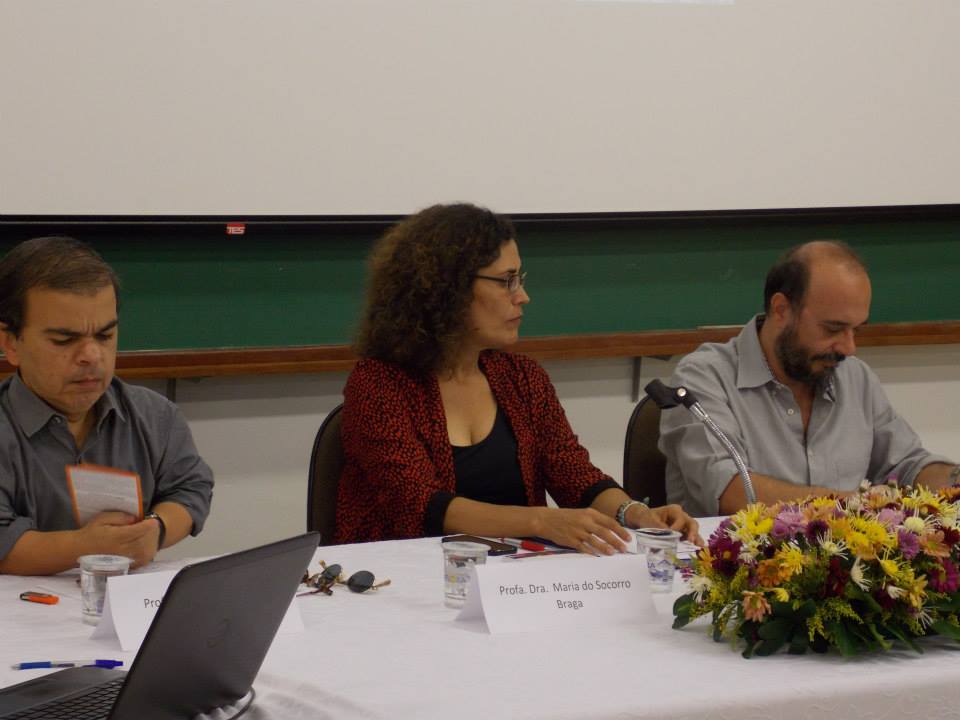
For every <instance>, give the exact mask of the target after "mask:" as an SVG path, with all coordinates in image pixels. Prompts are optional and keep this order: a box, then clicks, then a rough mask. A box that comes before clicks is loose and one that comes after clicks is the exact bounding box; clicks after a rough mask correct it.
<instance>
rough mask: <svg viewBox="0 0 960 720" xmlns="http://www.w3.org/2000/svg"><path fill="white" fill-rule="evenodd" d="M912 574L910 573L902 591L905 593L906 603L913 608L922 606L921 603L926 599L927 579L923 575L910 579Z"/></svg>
mask: <svg viewBox="0 0 960 720" xmlns="http://www.w3.org/2000/svg"><path fill="white" fill-rule="evenodd" d="M912 575H913V572H912V571H911V572H910V576H911V578H910V580H909V581H908V582H907V584H906V585H905V586H904V590H906V591H907V595H906V597H907V602H908V603H910V605H911V606H913V607H915V608H919V607H922V606H923V601H924V600H925V599H926V597H927V591H926V587H927V578H926V577H925V576H923V575H921V576H920V577H912Z"/></svg>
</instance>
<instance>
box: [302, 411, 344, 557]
mask: <svg viewBox="0 0 960 720" xmlns="http://www.w3.org/2000/svg"><path fill="white" fill-rule="evenodd" d="M341 410H343V404H342V403H341V404H340V405H337V406H336V407H335V408H334V409H333V410H331V411H330V413H329V414H328V415H327V417H326V418H324V420H323V423H321V425H320V429H319V430H317V439H316V440H314V441H313V452H312V453H311V454H310V472H309V475H308V477H307V530H308V531H312V530H317V531H319V533H320V544H321V545H329V544H330V543H331V541H332V540H333V531H334V528H335V527H336V522H337V487H338V486H339V485H340V473H341V472H343V462H344V461H343V444H342V442H341V440H340V425H341V422H342V414H341V412H340V411H341Z"/></svg>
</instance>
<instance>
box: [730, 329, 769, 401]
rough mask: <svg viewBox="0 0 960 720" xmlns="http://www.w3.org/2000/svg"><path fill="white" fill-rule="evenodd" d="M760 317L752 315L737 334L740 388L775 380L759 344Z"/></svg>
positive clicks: (758, 385)
mask: <svg viewBox="0 0 960 720" xmlns="http://www.w3.org/2000/svg"><path fill="white" fill-rule="evenodd" d="M760 317H761V316H760V315H754V316H753V318H752V319H751V320H750V322H748V323H747V324H746V325H744V326H743V330H741V331H740V334H739V335H738V336H737V357H738V360H737V387H738V388H740V389H741V390H742V389H745V388H755V387H760V386H761V385H766V384H767V383H768V382H771V381H773V382H776V378H775V377H774V376H773V373H772V372H770V366H769V365H768V364H767V358H766V356H765V355H764V354H763V348H762V347H761V346H760V333H759V329H758V325H759V323H758V320H759V319H760Z"/></svg>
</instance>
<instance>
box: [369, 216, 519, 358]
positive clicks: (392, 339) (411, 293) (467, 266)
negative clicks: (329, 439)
mask: <svg viewBox="0 0 960 720" xmlns="http://www.w3.org/2000/svg"><path fill="white" fill-rule="evenodd" d="M515 237H516V233H515V231H514V227H513V223H511V222H510V220H509V219H508V218H506V217H503V216H501V215H497V214H496V213H494V212H491V211H490V210H487V209H486V208H481V207H477V206H475V205H470V204H467V203H458V204H455V205H433V206H432V207H428V208H427V209H425V210H421V211H420V212H418V213H416V214H415V215H411V216H410V217H408V218H406V219H404V220H402V221H401V222H399V223H397V224H396V225H394V226H393V227H392V228H390V230H388V231H387V232H386V234H385V235H384V236H383V237H382V238H381V239H380V240H379V241H378V242H377V244H376V245H375V246H374V248H373V250H372V251H371V253H370V259H369V273H370V277H369V282H368V286H367V302H366V307H365V309H364V313H363V317H362V320H361V325H360V332H359V335H358V338H357V342H356V351H357V353H358V354H359V355H360V356H362V357H368V358H376V359H378V360H386V361H388V362H392V363H395V364H397V365H399V366H401V367H402V368H404V369H405V370H407V371H408V372H410V373H413V374H417V375H423V374H427V373H431V372H436V371H438V370H441V369H443V368H446V367H448V366H449V365H450V363H451V362H452V361H453V358H454V355H455V354H456V349H457V346H458V345H459V343H460V341H461V340H462V339H463V337H464V335H465V333H466V322H465V321H466V316H467V311H468V309H469V307H470V302H471V300H472V299H473V282H474V277H473V276H474V275H476V273H477V271H479V270H480V269H481V268H483V267H486V266H487V265H489V264H490V263H492V262H494V261H495V260H496V259H497V257H498V256H499V255H500V248H501V247H502V246H503V245H504V243H506V242H508V241H509V240H513V239H515Z"/></svg>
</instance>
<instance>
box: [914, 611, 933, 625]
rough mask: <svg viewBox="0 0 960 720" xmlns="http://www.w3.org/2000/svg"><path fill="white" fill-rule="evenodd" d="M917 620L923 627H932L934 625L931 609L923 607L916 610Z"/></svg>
mask: <svg viewBox="0 0 960 720" xmlns="http://www.w3.org/2000/svg"><path fill="white" fill-rule="evenodd" d="M916 617H917V620H918V621H919V622H920V624H921V625H922V626H923V627H930V626H931V625H933V616H932V615H931V614H930V611H929V610H927V608H925V607H922V608H920V609H919V610H917V611H916Z"/></svg>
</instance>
